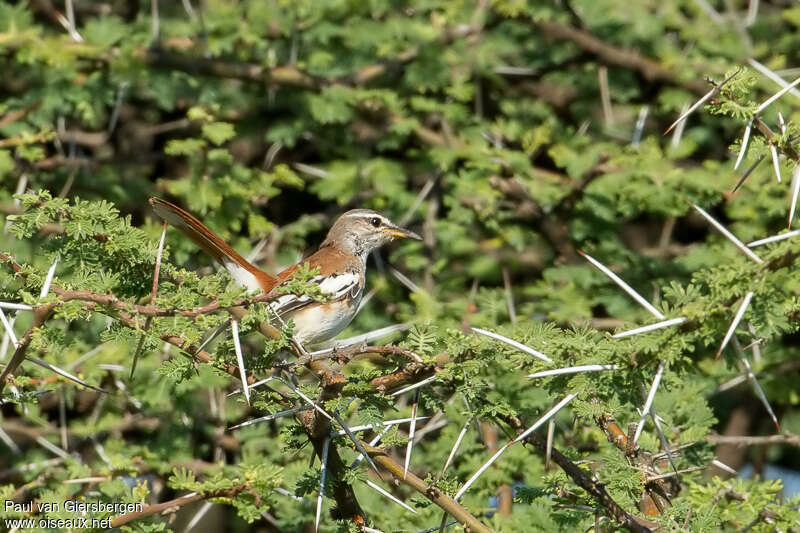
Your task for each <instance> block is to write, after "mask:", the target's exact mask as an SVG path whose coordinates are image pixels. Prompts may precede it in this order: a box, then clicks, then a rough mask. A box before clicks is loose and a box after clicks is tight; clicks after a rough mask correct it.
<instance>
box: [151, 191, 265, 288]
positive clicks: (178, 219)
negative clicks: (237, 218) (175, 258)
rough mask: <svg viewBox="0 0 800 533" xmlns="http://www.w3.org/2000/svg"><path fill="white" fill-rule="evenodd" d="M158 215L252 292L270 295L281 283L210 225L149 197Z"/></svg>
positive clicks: (173, 205) (164, 202)
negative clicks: (257, 266)
mask: <svg viewBox="0 0 800 533" xmlns="http://www.w3.org/2000/svg"><path fill="white" fill-rule="evenodd" d="M150 205H151V206H153V210H154V211H155V212H156V214H157V215H158V216H160V217H161V218H163V219H164V220H166V221H167V222H169V223H170V224H172V225H173V226H175V227H176V228H178V229H179V230H181V231H182V232H183V233H184V234H185V235H186V236H187V237H189V238H190V239H191V240H192V242H194V243H195V244H196V245H197V246H199V247H200V248H201V249H202V250H204V251H205V252H206V253H207V254H208V255H210V256H211V257H213V258H214V259H215V260H217V262H219V263H220V264H221V265H222V266H224V267H225V269H226V270H227V271H228V272H230V274H231V276H232V277H233V279H234V280H235V281H236V282H237V283H238V284H240V285H242V286H244V287H247V288H248V289H250V290H262V291H264V292H269V291H271V290H272V288H273V287H275V285H277V284H278V279H277V278H276V277H275V276H272V275H270V274H267V273H266V272H264V271H263V270H260V269H258V268H256V267H255V266H253V265H252V264H251V263H250V262H249V261H248V260H247V259H245V258H244V257H242V256H241V255H239V254H238V253H237V252H236V250H234V249H233V248H231V246H230V245H229V244H228V243H226V242H225V241H223V240H222V239H221V238H220V237H219V236H218V235H217V234H216V233H214V232H213V231H211V230H210V229H208V226H206V225H205V224H203V223H202V222H200V221H199V220H197V219H196V218H195V217H194V216H192V215H191V214H189V213H188V212H186V211H184V210H183V209H181V208H180V207H178V206H177V205H175V204H172V203H170V202H167V201H166V200H162V199H160V198H150Z"/></svg>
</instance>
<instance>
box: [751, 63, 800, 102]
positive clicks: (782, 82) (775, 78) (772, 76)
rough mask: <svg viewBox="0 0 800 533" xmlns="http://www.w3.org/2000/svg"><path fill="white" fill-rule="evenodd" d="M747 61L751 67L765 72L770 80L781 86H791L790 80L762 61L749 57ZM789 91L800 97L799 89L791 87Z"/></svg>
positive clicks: (762, 72)
mask: <svg viewBox="0 0 800 533" xmlns="http://www.w3.org/2000/svg"><path fill="white" fill-rule="evenodd" d="M747 62H748V63H750V66H751V67H753V68H754V69H756V70H757V71H759V72H760V73H761V74H763V75H764V76H766V77H767V78H769V79H770V80H772V81H774V82H775V83H777V84H778V85H780V86H781V87H788V86H789V82H787V81H786V80H784V79H783V78H781V77H780V76H778V74H776V73H775V72H773V71H772V70H770V69H768V68H767V67H766V66H765V65H763V64H762V63H759V62H758V61H756V60H755V59H753V58H750V59H748V60H747ZM789 93H790V94H792V95H793V96H794V97H795V98H798V99H800V91H798V90H797V89H792V88H790V90H789Z"/></svg>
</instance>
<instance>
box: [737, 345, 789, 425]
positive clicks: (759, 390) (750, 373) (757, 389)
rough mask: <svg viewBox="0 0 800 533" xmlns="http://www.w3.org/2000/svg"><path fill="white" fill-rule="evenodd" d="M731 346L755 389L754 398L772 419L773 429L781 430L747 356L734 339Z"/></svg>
mask: <svg viewBox="0 0 800 533" xmlns="http://www.w3.org/2000/svg"><path fill="white" fill-rule="evenodd" d="M732 344H733V346H734V348H736V351H737V352H738V353H739V357H740V358H741V360H742V364H743V365H744V367H745V370H746V371H747V377H748V379H749V380H750V383H752V384H753V389H755V392H756V396H758V399H759V400H760V401H761V403H762V404H763V405H764V408H765V409H766V410H767V413H769V417H770V418H771V419H772V422H773V423H774V424H775V427H776V428H777V429H778V431H780V430H781V425H780V423H778V417H776V416H775V412H774V411H773V410H772V406H771V405H770V404H769V400H768V399H767V395H766V394H765V393H764V389H762V388H761V384H760V383H759V382H758V378H756V374H755V372H753V367H751V366H750V361H749V360H748V359H747V355H745V353H744V350H742V347H741V345H740V344H739V341H738V340H737V339H736V338H735V337H734V339H733V343H732Z"/></svg>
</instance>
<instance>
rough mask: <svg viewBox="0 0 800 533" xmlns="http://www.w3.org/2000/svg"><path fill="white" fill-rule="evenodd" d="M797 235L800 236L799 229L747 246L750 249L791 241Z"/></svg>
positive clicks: (750, 243)
mask: <svg viewBox="0 0 800 533" xmlns="http://www.w3.org/2000/svg"><path fill="white" fill-rule="evenodd" d="M798 235H800V229H796V230H792V231H790V232H787V233H781V234H780V235H773V236H771V237H766V238H764V239H759V240H757V241H753V242H748V243H747V246H749V247H750V248H755V247H756V246H761V245H762V244H769V243H771V242H777V241H782V240H784V239H791V238H792V237H797V236H798Z"/></svg>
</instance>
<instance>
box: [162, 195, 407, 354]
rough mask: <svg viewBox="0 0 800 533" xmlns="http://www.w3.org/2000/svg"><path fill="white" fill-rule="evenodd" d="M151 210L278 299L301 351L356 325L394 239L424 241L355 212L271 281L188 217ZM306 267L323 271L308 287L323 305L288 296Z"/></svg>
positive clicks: (167, 207) (237, 277)
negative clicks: (371, 262) (377, 253)
mask: <svg viewBox="0 0 800 533" xmlns="http://www.w3.org/2000/svg"><path fill="white" fill-rule="evenodd" d="M150 205H151V206H152V208H153V210H154V211H155V213H156V214H157V215H158V216H159V217H161V218H162V219H163V220H165V221H166V222H168V223H169V224H172V225H173V226H175V227H176V228H178V229H179V230H181V231H182V232H183V233H184V234H185V235H186V236H187V237H189V239H191V240H192V241H193V242H194V243H195V244H196V245H197V246H199V247H200V248H201V249H202V250H204V251H205V252H206V253H208V254H209V255H210V256H211V257H212V258H214V259H215V260H216V261H217V262H218V263H220V264H221V265H222V266H223V267H225V269H226V270H227V271H228V272H229V273H230V275H231V277H232V278H233V280H234V281H235V282H236V283H237V284H238V285H240V286H242V287H244V288H246V289H248V290H249V291H252V292H256V291H258V292H261V293H263V294H267V295H269V296H274V298H271V299H269V300H270V303H269V304H268V305H269V308H270V309H271V310H272V312H273V313H274V316H275V318H276V321H277V322H278V323H279V324H280V323H286V322H288V321H289V320H291V321H292V322H293V323H294V329H293V340H294V341H295V342H298V343H300V345H301V346H305V345H309V346H312V345H315V344H319V343H321V342H324V341H327V340H330V339H332V338H334V337H335V336H336V335H338V334H339V333H341V332H342V330H344V328H346V327H347V326H348V324H350V322H351V321H352V320H353V318H354V317H355V315H356V312H357V311H358V307H359V304H360V303H361V297H362V296H363V295H364V285H365V277H366V271H367V257H368V256H369V254H370V253H372V252H373V251H374V250H376V249H378V248H380V247H381V246H383V245H384V244H387V243H389V242H391V241H394V240H396V239H414V240H422V238H421V237H420V236H419V235H417V234H416V233H414V232H413V231H411V230H408V229H405V228H402V227H400V226H398V225H397V224H394V223H393V222H392V221H391V220H389V219H388V218H387V217H385V216H384V215H382V214H380V213H378V212H376V211H372V210H370V209H353V210H350V211H347V212H345V213H343V214H342V215H340V216H339V218H338V219H337V220H336V222H334V224H333V226H331V228H330V230H329V231H328V234H327V236H326V237H325V240H324V241H322V244H321V245H320V247H319V249H318V250H317V251H316V252H315V253H313V254H312V255H310V256H309V257H308V258H306V259H304V260H303V261H301V262H299V263H297V264H295V265H292V266H290V267H288V268H286V269H285V270H283V271H281V272H280V273H279V274H278V275H277V276H273V275H271V274H269V273H267V272H264V271H263V270H261V269H259V268H258V267H256V266H255V265H253V264H252V263H250V262H249V261H247V260H246V259H245V258H244V257H242V256H241V255H239V254H238V253H237V252H236V250H234V249H233V248H232V247H231V246H230V245H229V244H228V243H226V242H225V241H224V240H223V239H222V238H220V237H219V236H218V235H217V234H215V233H214V232H213V231H211V230H210V229H209V228H208V227H207V226H206V225H205V224H203V223H202V222H200V221H199V220H198V219H197V218H195V217H194V216H193V215H191V214H190V213H188V212H187V211H184V210H183V209H181V208H180V207H178V206H176V205H174V204H172V203H170V202H167V201H166V200H162V199H160V198H155V197H153V198H150ZM302 265H308V268H309V269H312V270H314V269H317V268H318V269H319V271H318V273H317V274H316V275H314V276H313V277H312V278H311V279H310V280H309V283H313V284H316V285H317V286H318V287H319V293H320V294H321V295H322V296H323V298H322V299H320V300H315V299H314V298H312V297H311V296H309V295H308V294H293V293H291V292H289V293H287V292H286V285H287V284H288V282H289V281H290V280H291V279H292V277H293V276H294V274H295V273H296V272H297V271H298V269H300V268H301V266H302ZM281 289H284V290H281Z"/></svg>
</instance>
